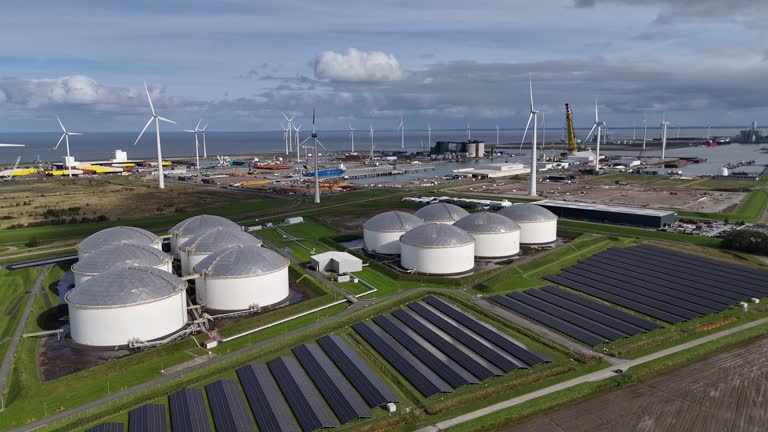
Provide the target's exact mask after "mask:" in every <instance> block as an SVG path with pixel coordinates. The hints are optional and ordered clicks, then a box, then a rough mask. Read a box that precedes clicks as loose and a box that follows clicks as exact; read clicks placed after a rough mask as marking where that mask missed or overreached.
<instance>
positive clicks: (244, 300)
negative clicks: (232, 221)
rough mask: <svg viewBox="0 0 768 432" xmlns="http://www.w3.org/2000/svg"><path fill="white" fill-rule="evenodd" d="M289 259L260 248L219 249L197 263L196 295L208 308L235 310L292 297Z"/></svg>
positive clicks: (252, 246)
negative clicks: (289, 281)
mask: <svg viewBox="0 0 768 432" xmlns="http://www.w3.org/2000/svg"><path fill="white" fill-rule="evenodd" d="M288 264H289V261H288V259H287V258H285V257H283V256H282V255H280V254H278V253H276V252H274V251H271V250H269V249H266V248H262V247H259V246H254V245H248V246H243V245H240V246H233V247H229V248H226V249H220V250H218V251H216V252H214V253H212V254H211V255H208V256H207V257H206V258H205V259H203V260H202V261H200V262H199V263H197V265H196V266H195V267H194V270H195V273H197V274H199V275H200V276H199V277H197V278H195V294H196V296H197V303H199V304H204V305H205V306H206V309H212V310H217V311H236V310H245V309H254V308H257V307H265V306H270V305H273V304H275V303H279V302H281V301H283V300H285V299H286V298H287V297H288V295H289V293H290V292H289V285H288Z"/></svg>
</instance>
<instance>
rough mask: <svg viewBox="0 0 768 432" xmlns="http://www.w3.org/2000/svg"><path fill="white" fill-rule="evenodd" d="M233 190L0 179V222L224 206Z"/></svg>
mask: <svg viewBox="0 0 768 432" xmlns="http://www.w3.org/2000/svg"><path fill="white" fill-rule="evenodd" d="M236 199H237V195H235V194H233V193H222V192H220V191H216V190H212V189H207V188H203V187H195V186H188V185H174V184H168V185H167V186H166V190H165V191H164V192H160V191H159V190H158V189H157V188H156V187H155V185H154V184H148V183H144V182H139V181H130V180H128V179H116V180H105V179H98V180H96V179H77V180H62V179H56V180H55V181H36V182H27V181H23V182H21V181H19V182H8V183H0V228H5V227H8V226H11V225H16V224H23V225H26V224H28V223H34V222H42V221H49V222H50V221H53V220H69V219H71V218H77V219H81V218H89V219H94V218H98V217H99V216H101V215H104V216H106V217H107V218H109V219H110V220H114V219H117V218H121V219H129V218H140V217H150V216H160V215H172V214H176V213H184V212H189V211H194V210H195V209H199V208H215V207H221V206H225V205H227V204H229V203H231V202H233V201H235V200H236Z"/></svg>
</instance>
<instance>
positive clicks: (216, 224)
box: [170, 215, 241, 258]
mask: <svg viewBox="0 0 768 432" xmlns="http://www.w3.org/2000/svg"><path fill="white" fill-rule="evenodd" d="M215 228H224V229H232V230H241V228H240V225H238V224H236V223H234V222H232V221H231V220H229V219H226V218H223V217H221V216H212V215H199V216H193V217H191V218H188V219H184V220H183V221H181V222H179V223H178V224H176V225H175V226H174V227H173V228H171V230H170V234H171V255H173V257H174V258H180V255H179V245H180V244H182V243H184V242H185V241H186V240H189V239H190V238H192V237H193V236H196V235H200V234H203V233H205V232H207V231H211V230H213V229H215Z"/></svg>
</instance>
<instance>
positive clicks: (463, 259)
mask: <svg viewBox="0 0 768 432" xmlns="http://www.w3.org/2000/svg"><path fill="white" fill-rule="evenodd" d="M400 264H401V265H402V266H403V268H406V269H408V270H413V271H414V272H417V273H424V274H435V275H442V274H452V273H464V272H467V271H469V270H472V269H473V268H474V266H475V240H474V239H473V238H472V236H470V235H469V234H467V233H466V232H464V231H462V230H461V229H459V228H456V227H455V226H453V225H447V224H440V223H429V224H424V225H421V226H419V227H416V228H414V229H412V230H410V231H408V232H407V233H405V234H404V235H403V236H402V237H401V238H400Z"/></svg>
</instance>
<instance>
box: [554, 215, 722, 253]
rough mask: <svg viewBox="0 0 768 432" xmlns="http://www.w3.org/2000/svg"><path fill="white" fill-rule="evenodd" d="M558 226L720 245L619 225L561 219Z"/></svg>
mask: <svg viewBox="0 0 768 432" xmlns="http://www.w3.org/2000/svg"><path fill="white" fill-rule="evenodd" d="M558 226H559V227H562V228H566V229H568V230H571V231H579V232H588V233H596V234H605V235H619V236H624V237H636V238H648V239H658V240H666V241H672V242H681V243H692V244H697V245H700V246H713V247H717V246H719V245H720V241H721V240H720V239H716V238H711V237H701V236H696V235H688V234H678V233H672V232H664V231H654V230H647V229H642V228H632V227H625V226H619V225H606V224H598V223H591V222H579V221H573V220H564V219H560V220H559V221H558Z"/></svg>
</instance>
